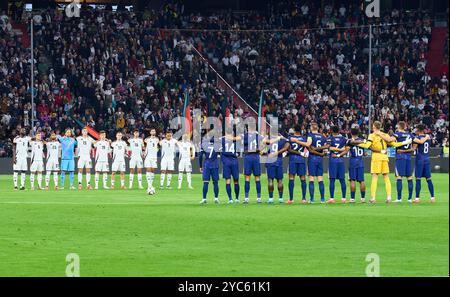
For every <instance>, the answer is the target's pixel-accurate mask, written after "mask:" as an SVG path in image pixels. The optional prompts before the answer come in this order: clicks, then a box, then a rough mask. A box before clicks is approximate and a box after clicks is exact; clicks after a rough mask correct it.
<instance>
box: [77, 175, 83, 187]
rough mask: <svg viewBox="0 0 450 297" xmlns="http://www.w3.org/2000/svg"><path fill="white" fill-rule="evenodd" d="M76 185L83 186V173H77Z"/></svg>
mask: <svg viewBox="0 0 450 297" xmlns="http://www.w3.org/2000/svg"><path fill="white" fill-rule="evenodd" d="M78 184H79V185H81V184H83V173H81V172H78Z"/></svg>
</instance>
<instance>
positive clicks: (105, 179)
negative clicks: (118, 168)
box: [103, 172, 108, 187]
mask: <svg viewBox="0 0 450 297" xmlns="http://www.w3.org/2000/svg"><path fill="white" fill-rule="evenodd" d="M107 186H108V173H106V172H105V173H103V187H107Z"/></svg>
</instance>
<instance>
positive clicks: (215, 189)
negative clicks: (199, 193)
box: [213, 181, 219, 198]
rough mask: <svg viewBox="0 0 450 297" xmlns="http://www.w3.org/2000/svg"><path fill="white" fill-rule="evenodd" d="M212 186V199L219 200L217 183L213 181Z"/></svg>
mask: <svg viewBox="0 0 450 297" xmlns="http://www.w3.org/2000/svg"><path fill="white" fill-rule="evenodd" d="M213 185H214V198H219V182H218V181H213Z"/></svg>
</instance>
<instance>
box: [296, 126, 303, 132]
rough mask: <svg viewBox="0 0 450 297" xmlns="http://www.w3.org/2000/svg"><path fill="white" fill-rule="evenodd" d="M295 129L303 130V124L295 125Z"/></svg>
mask: <svg viewBox="0 0 450 297" xmlns="http://www.w3.org/2000/svg"><path fill="white" fill-rule="evenodd" d="M294 130H295V132H300V131H302V125H295V127H294Z"/></svg>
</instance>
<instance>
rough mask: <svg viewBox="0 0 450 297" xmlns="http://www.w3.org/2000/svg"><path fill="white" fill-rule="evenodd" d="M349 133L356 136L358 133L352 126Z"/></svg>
mask: <svg viewBox="0 0 450 297" xmlns="http://www.w3.org/2000/svg"><path fill="white" fill-rule="evenodd" d="M351 133H352V135H353V136H358V135H359V129H358V128H352V130H351Z"/></svg>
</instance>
